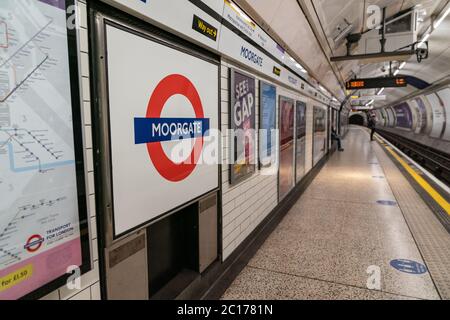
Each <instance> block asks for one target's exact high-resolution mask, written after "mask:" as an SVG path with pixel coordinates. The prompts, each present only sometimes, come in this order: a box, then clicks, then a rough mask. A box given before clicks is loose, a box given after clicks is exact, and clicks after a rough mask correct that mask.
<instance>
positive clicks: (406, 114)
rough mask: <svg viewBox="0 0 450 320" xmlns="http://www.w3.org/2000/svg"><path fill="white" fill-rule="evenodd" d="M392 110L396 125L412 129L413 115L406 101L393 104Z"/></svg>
mask: <svg viewBox="0 0 450 320" xmlns="http://www.w3.org/2000/svg"><path fill="white" fill-rule="evenodd" d="M394 111H395V115H396V117H397V127H399V128H404V129H412V124H413V117H412V113H411V109H410V107H409V105H408V103H406V102H403V103H401V104H399V105H396V106H394Z"/></svg>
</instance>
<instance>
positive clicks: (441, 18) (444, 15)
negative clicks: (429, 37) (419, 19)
mask: <svg viewBox="0 0 450 320" xmlns="http://www.w3.org/2000/svg"><path fill="white" fill-rule="evenodd" d="M449 13H450V7H449V8H447V10H446V11H445V13H444V14H443V15H442V17H440V18H439V20H438V21H436V22H435V23H434V28H435V29H436V28H437V27H439V26H440V25H441V23H442V21H444V19H445V18H447V16H448V15H449Z"/></svg>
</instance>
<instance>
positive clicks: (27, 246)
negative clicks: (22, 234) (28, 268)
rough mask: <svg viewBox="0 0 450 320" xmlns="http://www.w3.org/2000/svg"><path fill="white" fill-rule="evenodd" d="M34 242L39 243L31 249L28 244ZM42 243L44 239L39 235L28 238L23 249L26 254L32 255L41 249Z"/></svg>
mask: <svg viewBox="0 0 450 320" xmlns="http://www.w3.org/2000/svg"><path fill="white" fill-rule="evenodd" d="M34 241H39V242H38V243H37V244H36V245H34V246H35V247H34V248H32V247H31V246H29V245H30V243H33V242H34ZM43 242H44V239H43V238H42V237H41V236H40V235H38V234H35V235H32V236H31V237H29V238H28V240H27V244H26V246H25V248H26V250H27V251H28V252H31V253H33V252H36V251H38V250H39V249H40V248H41V246H42V243H43Z"/></svg>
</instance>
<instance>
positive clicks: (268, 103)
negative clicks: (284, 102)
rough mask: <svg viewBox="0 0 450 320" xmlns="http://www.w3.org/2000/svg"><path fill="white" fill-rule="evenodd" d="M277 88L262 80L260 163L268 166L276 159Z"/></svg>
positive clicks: (262, 165)
mask: <svg viewBox="0 0 450 320" xmlns="http://www.w3.org/2000/svg"><path fill="white" fill-rule="evenodd" d="M276 99H277V88H276V87H275V86H273V85H270V84H267V83H264V82H261V85H260V104H259V106H260V109H259V116H260V120H259V123H260V125H259V164H260V167H268V166H270V165H272V164H274V163H275V161H276V132H275V130H276V125H277V123H276V120H277V119H276V113H277V111H276V108H277V100H276Z"/></svg>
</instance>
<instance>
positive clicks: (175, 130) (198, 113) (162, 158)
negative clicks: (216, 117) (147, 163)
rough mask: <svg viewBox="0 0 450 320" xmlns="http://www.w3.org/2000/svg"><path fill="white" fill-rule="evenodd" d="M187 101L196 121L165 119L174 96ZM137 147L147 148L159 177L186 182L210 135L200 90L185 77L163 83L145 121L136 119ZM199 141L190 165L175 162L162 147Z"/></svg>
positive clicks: (166, 79) (156, 89) (170, 78)
mask: <svg viewBox="0 0 450 320" xmlns="http://www.w3.org/2000/svg"><path fill="white" fill-rule="evenodd" d="M178 94H179V95H183V96H184V97H186V98H187V99H188V100H189V102H190V103H191V105H192V108H193V109H194V113H195V118H163V117H161V114H162V112H163V109H164V107H165V106H166V102H167V101H168V100H169V98H171V97H172V96H174V95H178ZM134 128H135V144H144V143H145V144H146V145H147V150H148V154H149V156H150V159H151V161H152V163H153V165H154V166H155V169H156V170H157V171H158V173H159V174H160V175H161V176H162V177H164V178H165V179H166V180H168V181H172V182H179V181H182V180H184V179H186V178H187V177H188V176H189V175H190V174H191V173H192V172H193V171H194V169H195V167H196V165H197V162H198V160H199V158H200V155H201V152H199V151H198V150H202V148H203V137H204V136H205V135H207V134H208V131H209V119H207V118H205V117H204V112H203V106H202V102H201V99H200V96H199V94H198V92H197V89H196V88H195V86H194V85H193V83H192V82H191V81H190V80H189V79H188V78H186V77H185V76H183V75H180V74H172V75H169V76H167V77H165V78H164V79H163V80H161V81H160V82H159V84H158V85H157V86H156V88H155V90H154V91H153V93H152V95H151V97H150V100H149V102H148V106H147V114H146V117H145V118H135V119H134ZM181 139H195V143H194V146H193V149H192V151H191V154H190V155H189V157H188V159H187V161H183V162H182V163H175V162H173V161H172V160H171V159H170V158H169V157H168V156H167V155H166V153H165V152H164V149H163V146H162V143H164V142H166V141H174V140H181Z"/></svg>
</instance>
